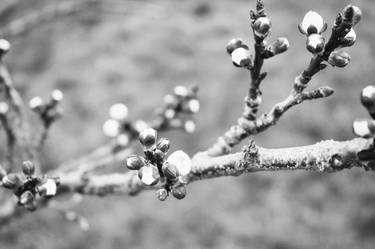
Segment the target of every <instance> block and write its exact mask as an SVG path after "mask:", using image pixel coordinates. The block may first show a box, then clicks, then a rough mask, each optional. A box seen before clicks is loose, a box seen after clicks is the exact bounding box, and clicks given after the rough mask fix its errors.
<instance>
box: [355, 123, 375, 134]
mask: <svg viewBox="0 0 375 249" xmlns="http://www.w3.org/2000/svg"><path fill="white" fill-rule="evenodd" d="M353 133H354V134H355V135H356V136H359V137H364V138H370V137H372V136H374V134H375V121H374V120H369V119H357V120H355V121H354V122H353Z"/></svg>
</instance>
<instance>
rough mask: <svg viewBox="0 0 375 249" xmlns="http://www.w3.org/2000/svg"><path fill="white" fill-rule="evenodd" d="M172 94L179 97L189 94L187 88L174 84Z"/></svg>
mask: <svg viewBox="0 0 375 249" xmlns="http://www.w3.org/2000/svg"><path fill="white" fill-rule="evenodd" d="M174 94H176V95H177V96H180V97H186V96H187V95H188V94H189V90H188V89H187V88H186V87H184V86H176V87H175V89H174Z"/></svg>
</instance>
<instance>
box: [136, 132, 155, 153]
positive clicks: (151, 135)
mask: <svg viewBox="0 0 375 249" xmlns="http://www.w3.org/2000/svg"><path fill="white" fill-rule="evenodd" d="M156 137H157V132H156V130H155V129H152V128H147V129H145V130H143V131H142V132H141V133H140V134H139V141H140V142H141V144H142V145H143V146H145V147H147V148H149V147H152V146H154V145H155V143H156Z"/></svg>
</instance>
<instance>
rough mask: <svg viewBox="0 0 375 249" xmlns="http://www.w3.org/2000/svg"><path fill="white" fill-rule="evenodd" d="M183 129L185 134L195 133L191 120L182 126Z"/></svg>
mask: <svg viewBox="0 0 375 249" xmlns="http://www.w3.org/2000/svg"><path fill="white" fill-rule="evenodd" d="M184 129H185V131H186V132H187V133H193V132H195V123H194V121H192V120H188V121H186V122H185V124H184Z"/></svg>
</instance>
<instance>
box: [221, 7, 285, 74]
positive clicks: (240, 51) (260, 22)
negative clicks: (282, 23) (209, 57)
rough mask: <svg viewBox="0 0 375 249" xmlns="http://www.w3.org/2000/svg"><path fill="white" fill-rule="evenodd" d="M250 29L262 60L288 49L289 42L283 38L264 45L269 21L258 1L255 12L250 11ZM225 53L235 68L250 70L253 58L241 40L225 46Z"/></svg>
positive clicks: (269, 28) (269, 27)
mask: <svg viewBox="0 0 375 249" xmlns="http://www.w3.org/2000/svg"><path fill="white" fill-rule="evenodd" d="M250 21H251V28H252V31H253V34H254V38H255V41H256V46H260V47H262V51H261V56H262V57H263V58H264V59H267V58H270V57H273V56H275V55H277V54H281V53H284V52H285V51H287V50H288V48H289V41H288V40H287V39H286V38H285V37H279V38H277V39H276V41H274V42H272V43H271V44H270V45H268V46H267V45H266V41H265V39H266V38H267V37H268V36H269V35H270V33H271V27H272V25H271V21H270V19H269V18H268V17H267V14H266V13H265V10H264V5H263V1H261V0H258V2H257V6H256V10H255V11H253V10H251V11H250ZM226 50H227V53H228V54H229V55H230V56H231V59H232V63H233V65H234V66H236V67H241V68H246V69H249V70H251V69H252V67H253V58H252V56H251V54H250V50H249V46H248V45H246V44H245V43H244V41H243V40H242V39H241V38H234V39H232V40H230V41H229V42H228V44H227V46H226Z"/></svg>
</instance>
